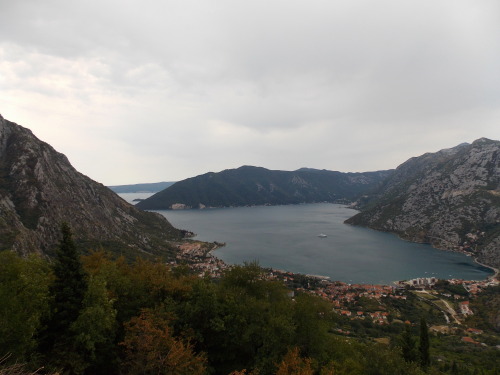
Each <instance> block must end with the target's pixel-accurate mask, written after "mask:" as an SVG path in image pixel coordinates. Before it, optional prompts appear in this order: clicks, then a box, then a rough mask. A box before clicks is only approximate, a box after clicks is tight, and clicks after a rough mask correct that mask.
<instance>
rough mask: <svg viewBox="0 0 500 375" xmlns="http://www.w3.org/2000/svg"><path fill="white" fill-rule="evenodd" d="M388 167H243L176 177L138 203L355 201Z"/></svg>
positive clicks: (213, 204) (221, 204)
mask: <svg viewBox="0 0 500 375" xmlns="http://www.w3.org/2000/svg"><path fill="white" fill-rule="evenodd" d="M389 174H390V171H379V172H365V173H341V172H334V171H327V170H316V169H305V168H304V169H299V170H297V171H293V172H288V171H272V170H268V169H265V168H259V167H252V166H243V167H240V168H237V169H228V170H225V171H222V172H219V173H213V172H210V173H206V174H203V175H200V176H196V177H193V178H188V179H186V180H183V181H179V182H177V183H175V184H174V185H172V186H170V187H168V188H167V189H165V190H163V191H160V192H159V193H156V194H155V195H153V196H152V197H150V198H148V199H145V200H144V201H142V202H139V203H138V204H137V207H139V208H141V209H153V210H154V209H169V208H171V206H172V205H173V204H175V203H181V204H184V205H186V206H188V207H191V208H198V207H199V205H200V204H203V205H205V206H207V207H230V206H252V205H266V204H268V205H279V204H297V203H312V202H324V201H326V202H335V201H341V200H349V201H350V200H354V199H356V198H358V197H359V196H360V195H362V194H365V193H366V192H368V191H369V190H371V189H374V188H375V187H376V186H378V185H379V184H380V183H381V182H382V181H383V179H384V178H386V177H387V176H388V175H389Z"/></svg>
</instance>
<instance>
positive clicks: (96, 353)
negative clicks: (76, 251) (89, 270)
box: [70, 276, 117, 374]
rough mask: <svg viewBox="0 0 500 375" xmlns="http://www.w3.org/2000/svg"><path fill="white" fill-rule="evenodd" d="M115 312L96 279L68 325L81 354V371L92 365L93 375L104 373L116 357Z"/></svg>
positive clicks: (103, 284) (92, 281)
mask: <svg viewBox="0 0 500 375" xmlns="http://www.w3.org/2000/svg"><path fill="white" fill-rule="evenodd" d="M116 328H117V325H116V310H115V309H114V308H113V301H112V300H111V299H110V298H109V296H108V291H107V289H106V282H105V281H104V279H103V278H102V277H99V276H95V277H91V278H90V280H89V286H88V289H87V292H86V294H85V297H84V299H83V308H82V310H81V312H80V315H79V316H78V318H77V319H76V321H75V322H74V323H73V324H72V325H71V328H70V329H71V331H72V332H73V334H74V335H75V347H76V348H77V349H78V351H79V353H80V354H81V359H82V360H81V364H80V371H78V372H82V371H83V370H85V369H87V367H89V366H93V367H94V370H93V371H91V372H92V373H93V374H96V373H106V372H107V371H106V369H107V368H109V367H110V365H112V364H113V362H114V361H113V359H114V358H115V357H116V356H115V353H114V352H115V350H114V339H115V335H116Z"/></svg>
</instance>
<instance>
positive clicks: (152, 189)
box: [108, 181, 175, 194]
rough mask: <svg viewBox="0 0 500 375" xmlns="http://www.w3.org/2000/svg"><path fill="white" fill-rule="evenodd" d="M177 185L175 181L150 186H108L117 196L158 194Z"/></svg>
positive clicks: (155, 183)
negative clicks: (124, 194)
mask: <svg viewBox="0 0 500 375" xmlns="http://www.w3.org/2000/svg"><path fill="white" fill-rule="evenodd" d="M173 184H175V182H174V181H170V182H153V183H149V184H134V185H116V186H108V188H110V189H111V190H113V191H114V192H115V193H117V194H122V193H157V192H159V191H162V190H163V189H166V188H168V187H169V186H172V185H173Z"/></svg>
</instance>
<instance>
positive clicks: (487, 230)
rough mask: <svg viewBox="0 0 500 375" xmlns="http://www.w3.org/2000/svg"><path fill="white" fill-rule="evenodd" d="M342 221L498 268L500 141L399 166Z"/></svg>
mask: <svg viewBox="0 0 500 375" xmlns="http://www.w3.org/2000/svg"><path fill="white" fill-rule="evenodd" d="M359 206H360V208H361V210H362V212H361V213H359V214H358V215H356V216H354V217H352V218H350V219H348V220H347V221H346V222H347V223H349V224H354V225H363V226H368V227H370V228H373V229H377V230H382V231H388V232H393V233H396V234H397V235H399V236H400V237H401V238H404V239H407V240H410V241H414V242H424V243H430V244H432V245H433V246H434V247H436V248H440V249H449V250H462V251H467V252H469V253H472V254H474V256H476V257H477V258H478V260H479V261H481V262H483V263H485V264H488V265H491V266H494V267H497V268H498V267H500V142H499V141H492V140H489V139H486V138H481V139H478V140H476V141H475V142H473V143H472V144H462V145H459V146H457V147H454V148H451V149H446V150H441V151H439V152H436V153H428V154H424V155H422V156H420V157H415V158H412V159H409V160H408V161H406V162H405V163H403V164H402V165H400V166H399V167H398V168H397V169H396V170H395V172H394V173H393V174H392V175H391V176H390V177H389V178H388V179H387V181H386V182H385V183H384V184H383V186H381V188H380V190H379V192H378V194H376V195H375V196H372V197H371V198H367V199H365V200H361V201H360V202H359Z"/></svg>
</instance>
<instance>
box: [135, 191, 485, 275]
mask: <svg viewBox="0 0 500 375" xmlns="http://www.w3.org/2000/svg"><path fill="white" fill-rule="evenodd" d="M141 198H142V197H141ZM157 212H159V213H160V214H162V215H164V216H165V217H166V218H167V219H168V220H169V221H170V222H171V223H172V224H173V225H174V226H175V227H177V228H180V229H188V230H190V231H193V232H195V233H196V234H197V236H196V239H199V240H201V241H210V242H213V241H217V242H225V243H226V246H225V247H223V248H220V249H218V250H216V251H215V253H214V255H215V256H217V257H218V258H220V259H222V260H223V261H224V262H226V263H228V264H242V263H243V262H249V261H257V262H258V263H259V264H260V265H261V266H262V267H270V268H274V269H280V270H285V271H290V272H295V273H303V274H311V275H321V276H328V277H330V278H331V280H338V281H343V282H346V283H365V284H391V283H392V282H393V281H396V280H408V279H413V278H418V277H437V278H440V279H451V278H457V279H464V280H483V279H485V278H487V277H488V276H490V275H492V274H493V271H492V270H491V269H489V268H487V267H484V266H482V265H479V264H477V263H475V262H474V261H473V259H471V257H468V256H466V255H464V254H460V253H455V252H450V251H443V250H437V249H434V248H433V247H431V246H430V245H425V244H416V243H411V242H407V241H403V240H401V239H399V238H398V237H397V236H395V235H393V234H389V233H384V232H378V231H375V230H371V229H367V228H362V227H355V226H351V225H347V224H344V221H345V220H346V219H348V218H349V217H351V216H352V215H354V214H356V213H357V211H355V210H352V209H350V208H347V207H345V206H343V205H338V204H330V203H319V204H301V205H288V206H256V207H235V208H211V209H204V210H181V211H170V210H168V211H157ZM320 234H322V235H324V236H321V237H320V236H319V235H320Z"/></svg>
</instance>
